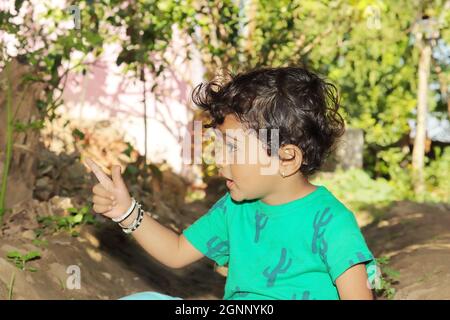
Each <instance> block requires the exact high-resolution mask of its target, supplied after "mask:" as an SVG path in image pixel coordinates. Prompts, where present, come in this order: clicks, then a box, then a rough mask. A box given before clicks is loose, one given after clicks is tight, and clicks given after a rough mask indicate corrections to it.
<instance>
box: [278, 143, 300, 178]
mask: <svg viewBox="0 0 450 320" xmlns="http://www.w3.org/2000/svg"><path fill="white" fill-rule="evenodd" d="M278 156H279V158H280V175H281V176H282V177H289V176H291V175H293V174H295V173H297V171H298V170H300V167H301V165H302V162H303V153H302V151H301V150H300V148H299V147H297V146H296V145H293V144H287V145H284V146H282V147H280V148H279V150H278Z"/></svg>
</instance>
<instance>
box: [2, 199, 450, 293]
mask: <svg viewBox="0 0 450 320" xmlns="http://www.w3.org/2000/svg"><path fill="white" fill-rule="evenodd" d="M37 203H38V202H36V204H37ZM41 204H42V203H41ZM206 208H207V207H206V206H204V207H203V208H201V206H199V205H198V204H197V205H196V206H191V208H189V209H187V210H186V211H184V212H185V213H189V212H190V215H189V214H187V216H189V217H185V218H186V221H188V222H187V224H189V223H190V222H192V221H194V220H195V219H196V217H197V216H198V215H199V212H200V214H202V212H201V211H202V210H206ZM189 210H191V211H189ZM10 220H11V219H10ZM12 220H13V221H12V222H14V219H12ZM189 220H190V222H189ZM10 223H11V222H10ZM21 225H22V226H24V225H25V226H26V223H25V224H23V223H22V224H21ZM10 226H11V225H10ZM362 230H363V233H364V235H365V237H366V240H367V242H368V245H369V247H370V248H371V249H372V251H373V253H374V254H375V256H376V257H380V256H385V257H389V258H390V262H389V268H391V269H393V270H395V271H396V272H398V273H399V276H398V278H397V279H396V280H395V282H393V284H392V287H393V288H394V289H395V295H394V297H393V298H394V299H450V272H449V271H450V207H449V206H448V205H442V204H433V205H432V204H417V203H412V202H397V203H394V204H392V205H391V206H390V207H389V208H386V213H384V214H382V215H381V217H380V218H379V219H377V220H375V221H374V222H372V223H370V224H368V225H366V226H364V227H363V228H362ZM3 233H4V236H3V239H2V244H1V245H0V270H1V272H0V298H1V299H6V298H8V295H9V292H10V290H9V288H10V284H11V279H12V277H13V275H15V276H14V283H13V290H12V299H118V298H120V297H122V296H125V295H128V294H131V293H134V292H139V291H158V292H162V293H165V294H169V295H172V296H178V297H182V298H184V299H221V298H222V296H223V288H224V285H225V280H226V278H225V276H224V275H223V274H221V273H220V272H218V271H220V270H214V264H213V262H212V261H210V260H209V259H207V258H204V259H202V260H200V261H198V262H196V263H194V264H192V265H190V266H188V267H186V268H183V269H177V270H174V269H170V268H167V267H165V266H164V265H162V264H160V263H159V262H157V261H156V260H154V259H153V258H151V257H150V256H148V255H147V254H146V253H145V252H144V251H143V250H142V249H141V248H140V247H139V246H138V245H137V244H136V243H135V242H134V240H133V239H132V238H131V237H129V236H126V235H125V234H123V233H122V232H121V231H120V230H119V229H118V228H117V226H116V225H114V224H112V223H110V222H109V221H104V222H103V223H101V224H100V227H95V226H91V225H86V226H83V227H82V229H81V233H80V235H79V236H78V237H72V236H71V235H70V234H68V233H67V232H60V233H58V234H56V235H52V236H49V237H47V240H48V245H47V246H37V245H35V244H33V243H32V239H33V238H34V236H33V234H32V233H31V232H30V230H26V228H24V229H23V230H22V231H21V233H18V232H15V233H13V234H8V232H7V228H4V229H3ZM14 250H17V251H21V252H29V251H34V250H37V251H40V252H41V255H42V257H41V259H38V260H35V261H31V262H29V265H30V266H33V267H35V268H37V269H38V271H37V272H30V271H21V270H19V269H17V268H16V267H15V266H14V265H13V264H11V263H10V262H8V261H7V259H6V258H5V257H6V254H7V252H10V251H14ZM71 265H78V266H79V267H80V275H81V288H80V289H70V288H68V287H67V284H66V281H67V278H68V277H69V274H68V273H67V271H68V270H67V268H68V267H69V266H71ZM381 299H383V298H382V297H381Z"/></svg>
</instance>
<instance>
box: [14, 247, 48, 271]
mask: <svg viewBox="0 0 450 320" xmlns="http://www.w3.org/2000/svg"><path fill="white" fill-rule="evenodd" d="M6 257H7V258H8V260H10V261H12V263H14V265H15V266H16V267H17V268H19V269H20V270H24V271H30V272H36V271H37V269H36V268H33V267H28V266H27V263H28V262H30V261H33V260H36V259H40V258H41V254H40V253H39V252H38V251H30V252H28V253H26V254H21V253H20V252H18V251H10V252H8V253H7V255H6Z"/></svg>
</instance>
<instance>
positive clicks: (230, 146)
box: [226, 143, 237, 152]
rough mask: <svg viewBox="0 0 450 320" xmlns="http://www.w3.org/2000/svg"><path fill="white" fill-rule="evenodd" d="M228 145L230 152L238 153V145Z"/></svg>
mask: <svg viewBox="0 0 450 320" xmlns="http://www.w3.org/2000/svg"><path fill="white" fill-rule="evenodd" d="M226 145H227V149H228V151H229V152H233V151H236V149H237V145H236V144H234V143H227V144H226Z"/></svg>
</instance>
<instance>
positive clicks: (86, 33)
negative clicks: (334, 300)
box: [0, 0, 450, 299]
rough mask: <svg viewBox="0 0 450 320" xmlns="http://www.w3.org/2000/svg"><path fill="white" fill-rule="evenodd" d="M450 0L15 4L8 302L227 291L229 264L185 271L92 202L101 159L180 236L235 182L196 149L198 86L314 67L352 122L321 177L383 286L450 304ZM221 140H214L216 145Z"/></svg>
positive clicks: (1, 141) (2, 149) (1, 25)
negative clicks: (355, 226) (156, 255)
mask: <svg viewBox="0 0 450 320" xmlns="http://www.w3.org/2000/svg"><path fill="white" fill-rule="evenodd" d="M449 22H450V1H444V0H435V1H419V0H411V1H407V0H399V1H394V0H378V1H376V0H374V1H370V0H364V1H362V0H361V1H358V0H349V1H341V0H334V1H332V0H330V1H325V0H322V1H309V0H303V1H300V0H294V1H287V0H279V1H267V0H223V1H218V0H210V1H207V0H184V1H183V0H161V1H157V0H154V1H152V0H134V1H133V0H130V1H115V0H97V1H94V0H91V1H63V0H61V1H58V0H52V1H50V0H40V1H37V0H30V1H20V0H16V1H12V0H0V123H1V124H0V177H1V184H0V188H1V189H0V240H1V242H0V299H117V298H119V297H121V296H124V295H126V294H131V293H133V292H136V291H159V292H163V293H166V294H170V295H175V296H180V297H183V298H185V299H196V298H197V299H220V298H221V297H222V296H223V286H224V284H225V281H226V272H227V269H226V267H222V268H218V267H217V266H215V265H214V264H213V262H212V261H210V260H208V259H202V260H201V261H199V262H196V263H194V264H193V265H191V266H188V267H186V268H184V269H181V270H171V269H168V268H166V267H165V266H163V265H162V264H160V263H159V262H157V261H156V260H154V259H153V258H151V257H149V256H148V255H147V254H145V252H144V251H143V250H142V249H141V248H140V247H139V246H138V245H137V244H136V243H135V242H134V241H133V239H132V238H131V237H127V236H125V235H124V234H123V233H122V232H121V231H120V229H119V228H118V227H117V226H116V225H115V224H114V223H111V222H110V221H109V220H107V219H104V218H102V217H101V216H99V215H94V213H93V211H92V191H91V190H92V187H93V185H94V184H96V183H97V180H96V178H95V176H93V174H92V173H90V172H88V170H87V169H86V168H85V167H84V165H83V164H82V161H83V159H84V158H85V157H91V158H92V159H94V160H95V161H96V162H97V163H99V164H100V165H101V166H102V167H103V168H104V170H105V172H107V173H108V174H110V172H111V171H110V170H111V166H112V165H113V164H120V165H121V166H122V168H123V174H124V179H125V181H126V183H127V185H128V187H129V190H130V193H131V194H132V195H133V196H134V197H135V198H136V199H140V200H141V202H142V203H143V205H144V207H145V208H146V209H148V210H150V211H151V212H152V215H153V217H154V218H155V219H157V220H159V221H160V222H161V223H163V224H164V225H166V226H167V227H170V228H172V229H173V230H174V231H176V232H181V231H182V230H183V229H184V228H186V227H187V226H189V225H190V224H191V223H192V222H193V221H195V220H196V219H197V218H199V217H200V216H201V215H203V214H204V213H205V212H206V211H207V210H208V208H209V207H210V206H211V205H212V204H213V203H214V202H215V201H216V200H217V199H219V198H220V197H221V196H222V195H223V194H224V193H225V192H226V187H225V185H224V183H223V181H222V180H221V179H220V178H218V177H217V168H216V166H215V165H214V164H209V162H208V161H203V163H200V164H192V163H186V162H185V161H183V152H182V149H183V145H185V144H186V143H188V144H189V142H191V138H190V137H192V133H193V130H194V128H193V121H195V120H204V115H202V114H201V113H200V112H199V111H198V110H197V109H196V107H195V106H194V105H193V104H192V101H191V99H190V95H191V92H192V89H193V87H194V86H196V85H197V84H199V83H201V82H202V81H208V80H211V79H212V78H214V77H215V76H217V75H221V74H223V72H224V71H225V70H228V71H231V72H233V73H237V72H243V71H246V70H249V69H251V68H255V67H264V66H274V67H276V66H287V65H304V66H307V67H309V68H311V69H313V70H315V71H316V72H318V73H320V74H321V75H323V76H324V77H326V78H327V79H328V80H330V81H331V82H333V83H334V84H335V85H336V86H337V87H338V89H339V92H340V95H341V103H342V110H341V112H342V115H343V116H344V118H345V120H346V126H347V130H346V133H345V135H344V137H343V138H342V139H341V141H340V142H339V144H338V146H337V149H336V151H335V152H334V153H333V154H332V155H331V156H330V158H329V159H328V161H327V162H326V164H325V166H324V168H323V169H324V170H323V171H322V172H321V173H319V174H317V175H316V176H314V177H313V183H316V184H323V185H325V186H327V187H328V188H329V189H330V190H331V191H332V192H333V193H334V194H335V195H336V196H337V197H338V198H339V199H340V200H341V201H342V202H344V203H345V205H347V206H348V207H349V208H350V209H351V210H353V212H354V213H355V216H356V217H357V220H358V223H359V225H360V227H361V229H362V231H363V233H364V235H365V237H366V240H367V242H368V245H369V247H370V248H371V249H372V251H373V252H374V254H375V256H376V257H377V258H378V262H379V265H380V266H381V271H382V274H383V280H382V282H381V283H380V285H379V287H378V288H377V289H376V293H377V297H378V298H379V299H450V289H449V288H450V273H449V270H450V204H449V203H450V175H449V168H450V121H449V115H450V96H449V88H450V71H449V68H448V66H449V62H450V29H449ZM205 143H206V142H205Z"/></svg>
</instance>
